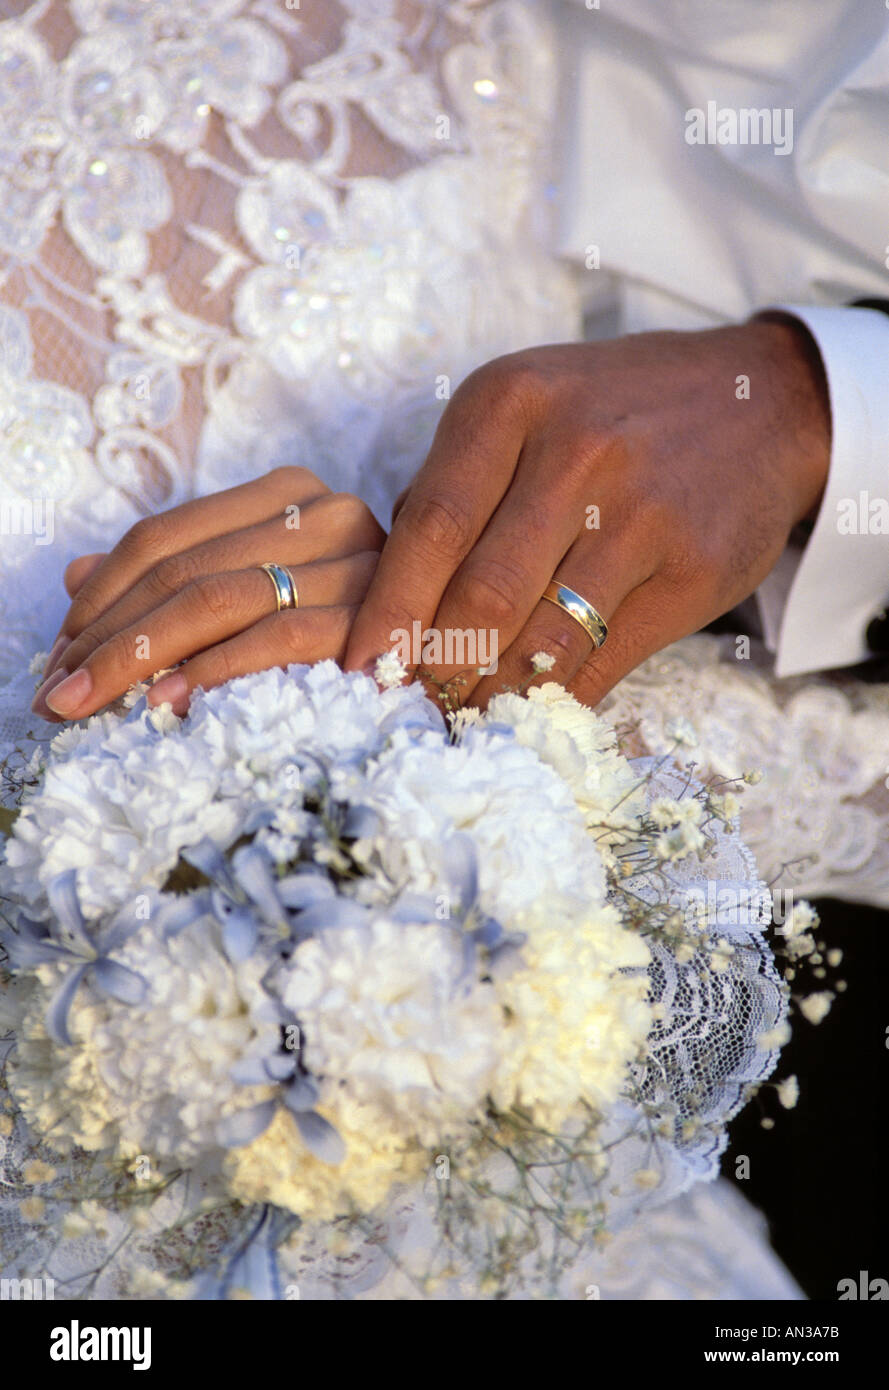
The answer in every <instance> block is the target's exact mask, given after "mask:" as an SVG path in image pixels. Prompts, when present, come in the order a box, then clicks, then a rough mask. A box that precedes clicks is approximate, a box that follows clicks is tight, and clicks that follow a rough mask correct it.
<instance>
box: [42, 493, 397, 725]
mask: <svg viewBox="0 0 889 1390" xmlns="http://www.w3.org/2000/svg"><path fill="white" fill-rule="evenodd" d="M384 539H385V537H384V532H383V531H382V529H381V527H380V526H379V524H378V523H377V521H376V520H375V518H374V517H373V515H372V514H371V512H370V510H369V509H368V508H367V507H366V506H365V505H364V503H363V502H361V501H360V500H359V499H358V498H357V497H353V496H351V495H350V494H348V493H333V492H331V491H330V489H329V488H328V487H326V486H325V485H324V483H322V482H320V481H319V480H318V479H317V478H316V477H315V476H314V474H312V473H310V472H309V471H308V470H307V469H304V468H276V469H274V470H273V471H272V472H271V473H268V474H266V475H265V476H264V477H262V478H257V479H256V480H255V481H254V482H251V483H245V484H243V485H242V486H240V487H235V488H230V489H229V490H228V491H226V492H220V493H217V494H215V495H214V496H211V497H202V498H199V499H198V500H197V501H194V502H186V503H185V504H184V505H183V506H180V507H176V508H174V509H173V510H172V511H169V512H164V513H161V514H160V515H158V516H152V517H146V518H145V519H144V520H143V521H139V522H137V523H136V525H135V526H134V527H133V528H132V529H131V530H130V531H128V532H127V534H126V535H125V536H124V537H123V539H122V540H121V541H120V542H119V543H118V544H117V546H115V548H114V550H112V551H111V553H110V554H109V555H93V556H82V557H81V558H79V559H77V560H74V561H73V562H72V563H71V564H70V565H69V566H68V569H67V571H66V574H65V584H66V587H67V589H68V593H69V594H70V595H71V596H72V598H73V602H72V604H71V608H70V609H69V611H68V615H67V617H66V618H65V621H64V623H63V624H62V628H61V631H60V634H59V637H58V638H57V639H56V643H55V645H54V647H53V650H52V652H51V653H50V658H49V661H48V663H47V667H46V671H45V679H44V684H43V685H42V686H41V688H40V690H39V691H38V692H37V696H36V698H35V701H34V709H35V711H36V712H37V713H38V714H41V715H42V716H43V717H44V718H48V719H52V718H64V719H82V718H84V717H85V716H86V715H88V714H93V713H94V712H95V711H96V710H99V709H101V708H102V707H103V706H104V705H107V704H108V703H109V702H110V701H111V700H114V699H116V698H117V697H118V696H120V695H122V694H124V693H125V691H126V690H127V689H129V687H130V686H131V685H134V684H135V683H136V682H138V681H144V680H146V679H147V678H148V677H149V676H151V675H153V674H154V673H155V672H156V671H161V670H164V669H166V668H167V667H172V666H176V665H177V664H178V663H179V662H184V663H185V664H184V665H181V666H179V667H178V670H176V671H175V672H174V673H173V674H172V675H170V676H167V677H165V678H164V679H163V680H162V681H159V682H158V683H157V684H156V685H155V686H153V687H152V689H151V691H150V693H149V696H148V699H149V703H150V704H159V703H160V702H161V701H164V700H168V701H169V702H170V703H171V704H172V706H173V709H174V710H175V711H176V713H177V714H178V713H182V712H184V710H185V709H187V707H188V702H189V697H190V694H191V691H192V690H194V688H195V687H196V686H203V687H204V689H209V688H211V687H212V686H215V685H220V684H221V683H222V682H223V681H226V680H229V679H231V677H233V676H240V675H246V674H248V673H249V672H252V671H260V670H263V669H264V668H266V667H268V666H286V665H288V664H289V663H291V662H301V661H305V662H313V661H320V660H322V659H323V658H325V657H333V658H334V659H336V660H342V657H343V655H344V653H345V647H346V641H347V639H348V634H349V630H350V628H351V625H352V622H353V620H354V616H355V613H356V611H357V605H358V604H360V602H361V600H362V599H363V597H364V595H365V593H366V591H367V588H368V585H369V584H370V581H371V578H372V577H373V573H374V570H375V569H376V566H377V561H378V559H379V550H380V547H381V546H382V543H383V540H384ZM266 562H273V563H275V564H279V565H283V566H286V567H287V568H288V569H289V570H290V573H291V575H292V577H293V580H294V583H295V585H296V588H297V591H298V594H299V607H298V608H297V609H285V610H283V611H282V612H280V613H278V612H276V599H275V591H274V587H273V585H272V582H271V580H270V578H269V576H268V574H267V573H265V572H264V571H263V570H262V569H260V568H258V566H260V565H262V564H264V563H266Z"/></svg>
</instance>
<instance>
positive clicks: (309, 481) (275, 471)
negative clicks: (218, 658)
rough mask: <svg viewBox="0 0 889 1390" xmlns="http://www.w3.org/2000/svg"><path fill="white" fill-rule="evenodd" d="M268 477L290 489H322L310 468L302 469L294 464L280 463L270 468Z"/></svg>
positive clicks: (319, 480) (322, 485)
mask: <svg viewBox="0 0 889 1390" xmlns="http://www.w3.org/2000/svg"><path fill="white" fill-rule="evenodd" d="M268 476H269V477H270V478H274V479H275V480H276V481H277V482H280V483H282V484H283V485H284V486H285V487H290V488H309V487H313V488H317V487H324V484H323V483H322V482H321V479H320V478H318V477H317V475H316V474H314V473H313V472H312V470H311V469H310V468H302V467H301V466H300V465H299V464H296V463H281V464H278V466H277V468H272V469H270V471H269V474H268Z"/></svg>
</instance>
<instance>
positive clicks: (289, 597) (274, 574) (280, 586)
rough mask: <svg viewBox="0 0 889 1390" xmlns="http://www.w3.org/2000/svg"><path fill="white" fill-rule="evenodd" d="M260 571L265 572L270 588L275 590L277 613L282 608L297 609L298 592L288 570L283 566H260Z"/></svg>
mask: <svg viewBox="0 0 889 1390" xmlns="http://www.w3.org/2000/svg"><path fill="white" fill-rule="evenodd" d="M259 568H260V569H261V570H265V572H266V574H267V575H268V577H269V579H270V580H271V581H272V587H273V589H274V590H275V602H276V603H277V605H278V610H277V611H278V612H279V613H280V612H281V609H282V608H299V592H298V590H297V587H296V585H295V584H294V582H293V575H292V574H291V573H290V570H287V569H285V568H284V566H283V565H273V564H267V565H260V566H259Z"/></svg>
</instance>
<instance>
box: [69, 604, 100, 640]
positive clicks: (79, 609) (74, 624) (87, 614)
mask: <svg viewBox="0 0 889 1390" xmlns="http://www.w3.org/2000/svg"><path fill="white" fill-rule="evenodd" d="M94 616H95V608H94V607H93V605H92V604H90V603H89V602H88V600H87V599H86V598H85V597H81V595H80V594H78V596H77V598H75V599H73V600H72V603H71V607H70V608H69V609H68V616H67V617H66V619H65V633H66V634H67V636H68V637H81V636H83V634H84V633H85V632H86V630H87V628H88V627H89V625H90V623H91V622H92V620H93V618H94Z"/></svg>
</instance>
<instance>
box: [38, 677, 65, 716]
mask: <svg viewBox="0 0 889 1390" xmlns="http://www.w3.org/2000/svg"><path fill="white" fill-rule="evenodd" d="M67 674H68V672H67V671H66V670H65V669H64V667H63V668H62V669H61V671H53V673H52V675H51V676H47V678H46V680H45V681H44V682H43V684H42V685H41V686H40V688H39V689H38V691H37V693H36V695H35V696H34V699H33V700H32V702H31V709H32V710H33V711H34V713H35V714H39V715H40V718H41V719H48V718H50V717H51V716H52V710H51V709H50V707H49V705H48V704H47V703H46V697H47V694H48V693H49V691H50V690H54V689H55V687H56V686H57V685H58V684H59V682H60V681H63V680H64V679H65V677H66V676H67Z"/></svg>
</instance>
